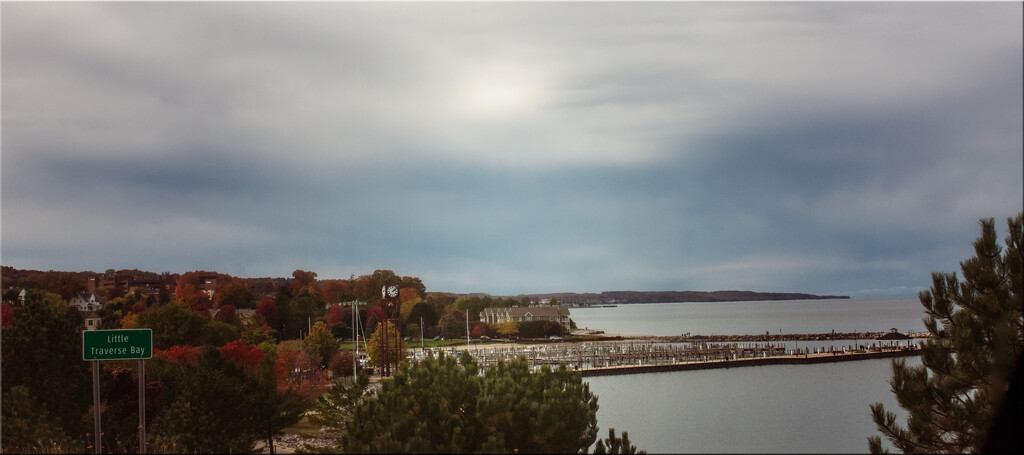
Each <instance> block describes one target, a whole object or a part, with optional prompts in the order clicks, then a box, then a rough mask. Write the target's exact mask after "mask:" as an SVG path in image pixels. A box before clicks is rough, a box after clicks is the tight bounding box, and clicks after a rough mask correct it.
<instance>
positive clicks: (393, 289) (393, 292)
mask: <svg viewBox="0 0 1024 455" xmlns="http://www.w3.org/2000/svg"><path fill="white" fill-rule="evenodd" d="M388 296H389V297H398V286H388Z"/></svg>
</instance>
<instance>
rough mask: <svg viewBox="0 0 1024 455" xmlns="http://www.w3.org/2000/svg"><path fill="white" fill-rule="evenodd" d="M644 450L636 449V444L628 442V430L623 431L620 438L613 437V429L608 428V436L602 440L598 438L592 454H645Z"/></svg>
mask: <svg viewBox="0 0 1024 455" xmlns="http://www.w3.org/2000/svg"><path fill="white" fill-rule="evenodd" d="M646 453H647V451H646V450H640V451H637V450H636V446H635V445H633V444H630V442H629V432H628V431H623V432H622V437H621V438H616V437H615V429H614V428H609V429H608V437H607V438H604V440H601V439H598V440H597V446H595V447H594V455H603V454H610V455H614V454H623V455H627V454H630V455H631V454H641V455H642V454H646Z"/></svg>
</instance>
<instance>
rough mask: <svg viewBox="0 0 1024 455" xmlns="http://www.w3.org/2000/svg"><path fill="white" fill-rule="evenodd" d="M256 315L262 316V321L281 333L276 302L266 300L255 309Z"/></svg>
mask: <svg viewBox="0 0 1024 455" xmlns="http://www.w3.org/2000/svg"><path fill="white" fill-rule="evenodd" d="M256 314H258V315H260V316H263V320H264V321H265V322H266V323H267V325H268V326H270V328H272V329H274V330H277V331H279V332H280V331H281V319H280V315H279V314H278V312H277V302H275V301H274V299H266V300H264V301H262V302H260V306H259V307H258V308H256Z"/></svg>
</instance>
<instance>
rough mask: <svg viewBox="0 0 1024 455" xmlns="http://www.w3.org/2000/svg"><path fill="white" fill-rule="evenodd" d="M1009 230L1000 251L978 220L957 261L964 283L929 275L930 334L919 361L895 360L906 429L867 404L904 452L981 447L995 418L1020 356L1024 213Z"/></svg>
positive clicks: (875, 445) (876, 441)
mask: <svg viewBox="0 0 1024 455" xmlns="http://www.w3.org/2000/svg"><path fill="white" fill-rule="evenodd" d="M1007 225H1008V227H1009V234H1008V235H1007V237H1006V240H1005V244H1006V249H1005V250H1002V248H1000V246H999V244H998V242H997V237H996V230H995V221H994V220H993V219H991V218H989V219H985V220H982V221H981V237H979V238H978V239H977V240H976V241H975V242H974V252H975V255H974V257H972V258H970V259H967V260H966V261H963V262H961V263H960V269H961V271H962V272H963V277H964V281H960V280H959V279H958V278H957V276H956V274H955V273H952V274H947V273H933V274H932V287H931V289H930V290H928V291H924V292H922V293H921V294H920V299H921V304H922V305H923V306H924V308H925V315H926V317H925V320H924V322H925V327H926V328H927V329H928V333H929V335H930V336H929V337H928V339H927V340H926V341H925V343H924V347H923V348H922V352H921V364H920V365H918V366H908V365H907V364H906V362H905V361H904V360H903V359H898V360H895V361H893V363H892V379H891V380H890V384H891V385H892V392H893V393H894V394H895V395H896V400H897V402H898V403H899V405H900V407H902V408H903V409H905V410H906V411H907V413H908V417H907V426H906V428H904V427H901V426H900V425H899V424H898V423H897V421H896V420H897V417H896V414H894V413H893V412H888V411H886V410H885V408H884V407H883V405H882V404H881V403H875V404H873V405H871V416H872V418H873V419H874V421H875V425H876V426H877V427H878V430H879V431H880V432H881V433H882V435H884V436H885V437H886V439H888V440H889V442H891V443H892V444H893V445H894V446H895V447H896V448H897V449H899V450H901V451H903V452H905V453H912V452H913V453H967V452H974V453H978V452H983V451H985V450H986V448H985V446H984V444H985V441H986V438H987V437H988V432H989V429H990V427H991V425H992V422H993V416H994V413H995V411H997V407H998V406H999V405H1000V403H1003V401H1004V400H1003V398H1004V396H1005V395H1006V391H1007V389H1008V384H1009V381H1010V378H1011V376H1012V374H1013V372H1014V369H1015V367H1016V365H1017V363H1018V362H1019V361H1020V359H1021V352H1022V351H1024V345H1022V338H1021V337H1022V330H1024V314H1022V309H1024V308H1022V307H1024V302H1022V292H1024V272H1022V269H1024V265H1022V264H1024V250H1022V244H1024V213H1022V214H1018V215H1017V216H1016V218H1010V219H1008V220H1007ZM1018 434H1019V433H1018ZM868 441H869V444H868V448H869V449H870V450H871V452H873V453H879V452H883V448H882V440H881V438H880V437H878V436H873V437H871V438H869V440H868ZM1018 445H1019V440H1018Z"/></svg>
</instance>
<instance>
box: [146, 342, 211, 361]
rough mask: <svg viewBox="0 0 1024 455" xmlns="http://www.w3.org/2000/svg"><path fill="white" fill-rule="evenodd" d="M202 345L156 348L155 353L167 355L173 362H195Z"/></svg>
mask: <svg viewBox="0 0 1024 455" xmlns="http://www.w3.org/2000/svg"><path fill="white" fill-rule="evenodd" d="M200 349H201V347H200V346H190V345H187V344H186V345H179V346H171V348H170V349H167V350H163V349H154V350H153V354H155V355H162V356H164V357H167V360H170V361H172V362H188V363H195V361H196V355H197V354H199V350H200Z"/></svg>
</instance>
